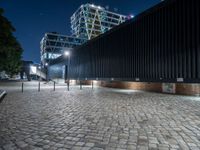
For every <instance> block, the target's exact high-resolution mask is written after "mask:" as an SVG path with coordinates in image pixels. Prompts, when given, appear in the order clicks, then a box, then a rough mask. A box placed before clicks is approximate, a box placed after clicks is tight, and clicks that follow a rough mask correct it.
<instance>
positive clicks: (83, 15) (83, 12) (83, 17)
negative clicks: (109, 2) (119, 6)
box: [71, 4, 127, 40]
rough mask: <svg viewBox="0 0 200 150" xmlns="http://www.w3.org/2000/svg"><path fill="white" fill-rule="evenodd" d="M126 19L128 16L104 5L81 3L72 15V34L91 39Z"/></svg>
mask: <svg viewBox="0 0 200 150" xmlns="http://www.w3.org/2000/svg"><path fill="white" fill-rule="evenodd" d="M126 20H127V17H126V16H124V15H121V14H117V13H115V12H111V11H108V10H106V9H105V8H104V7H101V6H96V5H94V4H85V5H81V6H80V7H79V8H78V10H77V11H76V12H75V13H74V14H73V15H72V17H71V28H72V35H73V36H76V37H78V38H85V39H88V40H90V39H92V38H94V37H96V36H98V35H100V34H102V33H105V32H106V31H109V30H110V29H112V28H113V27H114V26H117V25H119V24H121V23H122V22H125V21H126Z"/></svg>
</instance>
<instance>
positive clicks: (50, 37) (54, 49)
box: [40, 32, 87, 65]
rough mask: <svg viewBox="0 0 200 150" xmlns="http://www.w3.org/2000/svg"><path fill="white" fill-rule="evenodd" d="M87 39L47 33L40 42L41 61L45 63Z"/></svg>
mask: <svg viewBox="0 0 200 150" xmlns="http://www.w3.org/2000/svg"><path fill="white" fill-rule="evenodd" d="M86 41H87V40H85V39H81V38H76V37H72V36H66V35H61V34H58V33H55V32H54V33H45V36H44V37H43V38H42V40H41V42H40V49H41V51H40V53H41V63H42V64H43V65H45V64H47V63H49V61H51V60H53V59H56V58H58V57H59V56H61V55H62V54H63V53H64V51H65V50H69V49H72V48H74V47H76V46H78V45H81V44H82V43H84V42H86Z"/></svg>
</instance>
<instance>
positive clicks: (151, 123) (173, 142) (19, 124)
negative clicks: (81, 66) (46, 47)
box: [0, 87, 200, 150]
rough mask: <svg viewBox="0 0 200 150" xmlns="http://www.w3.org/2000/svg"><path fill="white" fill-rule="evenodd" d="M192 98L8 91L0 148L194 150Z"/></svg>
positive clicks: (198, 122)
mask: <svg viewBox="0 0 200 150" xmlns="http://www.w3.org/2000/svg"><path fill="white" fill-rule="evenodd" d="M16 89H17V88H16ZM191 99H193V97H183V96H172V95H164V94H155V93H147V92H136V91H135V92H133V91H122V90H112V89H105V88H98V89H97V88H95V90H93V91H92V89H91V88H83V90H79V89H78V87H77V88H74V89H72V90H70V91H69V92H68V91H66V88H60V89H59V90H56V91H55V92H53V91H52V89H45V90H43V91H42V92H37V90H33V89H29V90H27V91H25V92H24V93H23V94H22V93H20V91H18V90H15V91H10V92H9V93H8V95H7V96H6V97H5V99H4V101H3V102H2V103H1V104H0V150H1V149H5V150H12V149H23V150H31V149H37V150H40V149H41V150H42V149H50V150H51V149H52V150H53V149H72V150H79V149H80V150H89V149H91V150H103V149H108V150H109V149H119V150H123V149H129V150H135V149H138V150H146V149H150V150H156V149H158V150H168V149H171V150H187V149H191V150H199V149H200V101H196V100H191Z"/></svg>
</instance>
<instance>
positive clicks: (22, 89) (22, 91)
mask: <svg viewBox="0 0 200 150" xmlns="http://www.w3.org/2000/svg"><path fill="white" fill-rule="evenodd" d="M23 92H24V82H22V93H23Z"/></svg>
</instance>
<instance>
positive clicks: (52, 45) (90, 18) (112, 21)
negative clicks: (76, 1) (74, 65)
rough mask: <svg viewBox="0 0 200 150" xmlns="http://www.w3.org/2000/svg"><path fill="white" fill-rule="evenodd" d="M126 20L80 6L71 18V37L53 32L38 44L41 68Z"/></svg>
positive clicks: (95, 8) (115, 14)
mask: <svg viewBox="0 0 200 150" xmlns="http://www.w3.org/2000/svg"><path fill="white" fill-rule="evenodd" d="M126 19H127V17H126V16H124V15H120V14H117V13H114V12H110V11H108V10H106V9H105V8H103V7H101V6H95V5H93V4H85V5H81V7H80V8H79V9H78V10H77V11H76V12H75V13H74V14H73V15H72V17H71V29H72V36H67V35H61V34H58V33H55V32H52V33H45V35H44V37H43V38H42V40H41V42H40V46H41V48H40V49H41V63H42V64H43V66H45V64H49V63H50V62H51V61H52V60H54V59H57V58H58V57H60V56H61V55H63V53H64V51H66V50H69V49H70V50H71V49H73V48H75V47H77V46H79V45H81V44H83V43H85V42H86V41H88V40H90V39H92V38H94V37H96V36H98V35H100V34H102V33H105V32H106V31H108V30H110V29H111V28H113V27H114V26H117V25H119V24H120V23H122V22H124V21H125V20H126Z"/></svg>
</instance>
